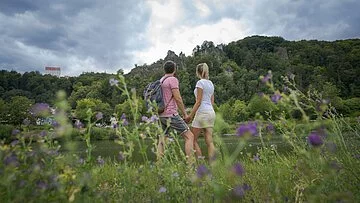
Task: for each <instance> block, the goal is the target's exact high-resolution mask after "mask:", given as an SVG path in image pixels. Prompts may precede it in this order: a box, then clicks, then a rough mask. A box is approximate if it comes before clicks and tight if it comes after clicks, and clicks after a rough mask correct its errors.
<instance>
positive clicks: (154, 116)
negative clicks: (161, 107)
mask: <svg viewBox="0 0 360 203" xmlns="http://www.w3.org/2000/svg"><path fill="white" fill-rule="evenodd" d="M158 120H159V118H158V117H157V116H156V115H152V116H151V118H150V122H151V123H155V122H156V121H158Z"/></svg>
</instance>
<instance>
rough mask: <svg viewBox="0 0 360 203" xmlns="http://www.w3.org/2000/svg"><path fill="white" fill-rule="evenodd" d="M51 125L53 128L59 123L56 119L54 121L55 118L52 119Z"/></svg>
mask: <svg viewBox="0 0 360 203" xmlns="http://www.w3.org/2000/svg"><path fill="white" fill-rule="evenodd" d="M51 125H52V126H53V127H55V128H57V127H59V126H60V124H59V123H58V122H57V121H55V120H53V121H52V123H51Z"/></svg>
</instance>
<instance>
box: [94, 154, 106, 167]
mask: <svg viewBox="0 0 360 203" xmlns="http://www.w3.org/2000/svg"><path fill="white" fill-rule="evenodd" d="M96 161H97V163H98V164H99V165H100V166H103V165H104V164H105V161H104V159H103V158H101V156H98V158H97V159H96Z"/></svg>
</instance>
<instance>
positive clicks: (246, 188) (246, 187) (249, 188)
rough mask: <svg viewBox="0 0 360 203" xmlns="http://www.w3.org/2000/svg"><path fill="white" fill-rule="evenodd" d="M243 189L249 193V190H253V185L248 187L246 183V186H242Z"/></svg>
mask: <svg viewBox="0 0 360 203" xmlns="http://www.w3.org/2000/svg"><path fill="white" fill-rule="evenodd" d="M242 188H243V189H244V191H249V190H251V189H252V187H251V185H248V184H246V183H244V184H243V185H242Z"/></svg>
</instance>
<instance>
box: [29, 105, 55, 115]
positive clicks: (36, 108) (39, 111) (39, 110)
mask: <svg viewBox="0 0 360 203" xmlns="http://www.w3.org/2000/svg"><path fill="white" fill-rule="evenodd" d="M30 113H31V114H32V115H34V116H42V117H46V116H47V115H50V106H49V104H46V103H36V104H34V105H33V106H32V107H31V109H30Z"/></svg>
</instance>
